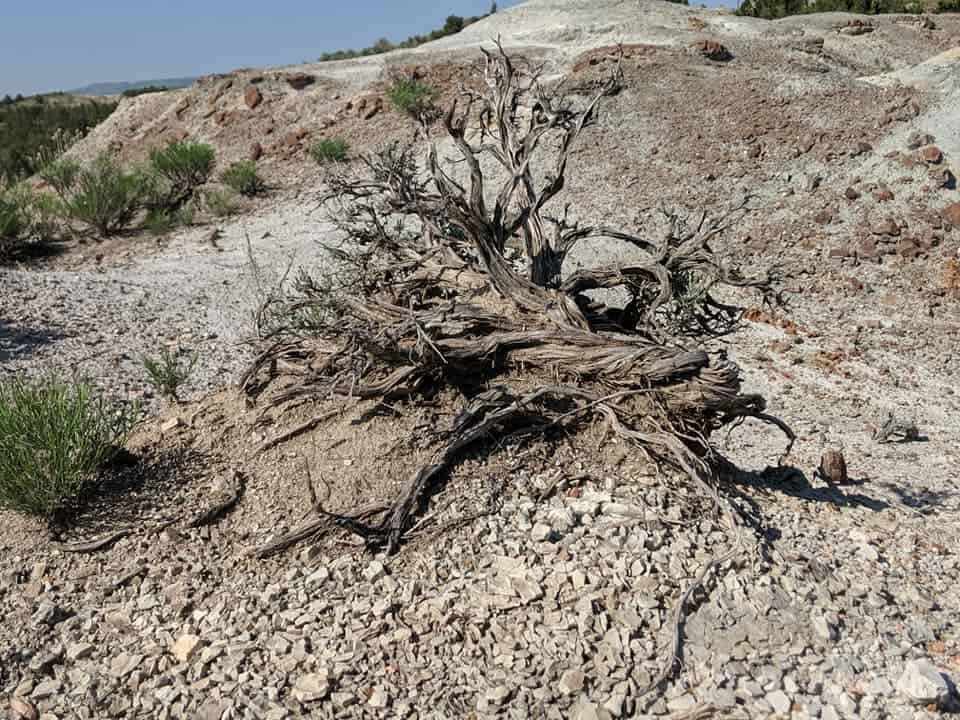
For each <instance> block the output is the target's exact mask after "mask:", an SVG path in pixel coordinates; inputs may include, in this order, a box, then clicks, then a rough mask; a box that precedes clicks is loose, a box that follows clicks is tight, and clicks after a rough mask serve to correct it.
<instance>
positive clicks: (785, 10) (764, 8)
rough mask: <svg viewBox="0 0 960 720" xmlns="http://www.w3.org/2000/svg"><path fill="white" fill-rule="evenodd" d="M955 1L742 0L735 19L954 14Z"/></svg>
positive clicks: (958, 6) (955, 9) (956, 1)
mask: <svg viewBox="0 0 960 720" xmlns="http://www.w3.org/2000/svg"><path fill="white" fill-rule="evenodd" d="M958 8H960V2H958V0H940V2H939V3H935V4H931V3H928V2H922V0H744V2H743V3H741V4H740V6H739V7H738V8H737V14H738V15H746V16H749V17H759V18H765V19H767V20H775V19H777V18H782V17H788V16H790V15H809V14H812V13H824V12H851V13H861V14H864V15H885V14H890V13H909V14H913V13H924V12H931V11H932V12H956V11H957V9H958Z"/></svg>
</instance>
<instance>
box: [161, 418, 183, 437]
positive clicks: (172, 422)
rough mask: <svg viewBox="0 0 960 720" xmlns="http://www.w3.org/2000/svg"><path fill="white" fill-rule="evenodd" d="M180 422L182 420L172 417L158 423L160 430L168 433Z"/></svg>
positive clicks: (178, 425)
mask: <svg viewBox="0 0 960 720" xmlns="http://www.w3.org/2000/svg"><path fill="white" fill-rule="evenodd" d="M181 424H182V421H181V420H180V418H179V417H172V418H170V419H169V420H164V421H163V422H162V423H160V432H163V433H168V432H170V431H171V430H175V429H177V428H178V427H180V425H181Z"/></svg>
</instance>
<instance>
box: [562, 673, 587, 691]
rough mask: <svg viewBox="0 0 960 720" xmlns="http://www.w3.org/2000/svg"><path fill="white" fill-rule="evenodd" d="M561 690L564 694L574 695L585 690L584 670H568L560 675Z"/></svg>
mask: <svg viewBox="0 0 960 720" xmlns="http://www.w3.org/2000/svg"><path fill="white" fill-rule="evenodd" d="M559 690H560V692H562V693H563V694H564V695H573V694H574V693H578V692H580V691H581V690H583V671H582V670H567V671H566V672H565V673H563V675H561V676H560V684H559Z"/></svg>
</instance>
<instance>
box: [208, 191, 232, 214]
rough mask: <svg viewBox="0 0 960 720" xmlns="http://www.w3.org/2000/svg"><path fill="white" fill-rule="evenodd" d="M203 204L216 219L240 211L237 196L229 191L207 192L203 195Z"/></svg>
mask: <svg viewBox="0 0 960 720" xmlns="http://www.w3.org/2000/svg"><path fill="white" fill-rule="evenodd" d="M203 204H204V205H205V206H206V208H207V212H209V213H210V214H211V215H213V216H214V217H227V216H229V215H233V214H234V213H236V212H237V210H239V206H238V205H237V200H236V196H235V195H234V194H233V193H232V192H229V191H227V190H207V191H206V192H205V193H204V195H203Z"/></svg>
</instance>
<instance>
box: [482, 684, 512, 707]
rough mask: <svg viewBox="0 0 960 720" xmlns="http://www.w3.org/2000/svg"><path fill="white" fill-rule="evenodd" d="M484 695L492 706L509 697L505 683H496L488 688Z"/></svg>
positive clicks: (508, 689)
mask: <svg viewBox="0 0 960 720" xmlns="http://www.w3.org/2000/svg"><path fill="white" fill-rule="evenodd" d="M484 697H485V698H486V700H487V703H488V704H490V705H493V706H494V707H500V706H501V705H503V703H505V702H506V701H507V698H508V697H510V688H508V687H507V686H506V685H497V686H496V687H494V688H490V689H489V690H487V692H486V693H485V695H484Z"/></svg>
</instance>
